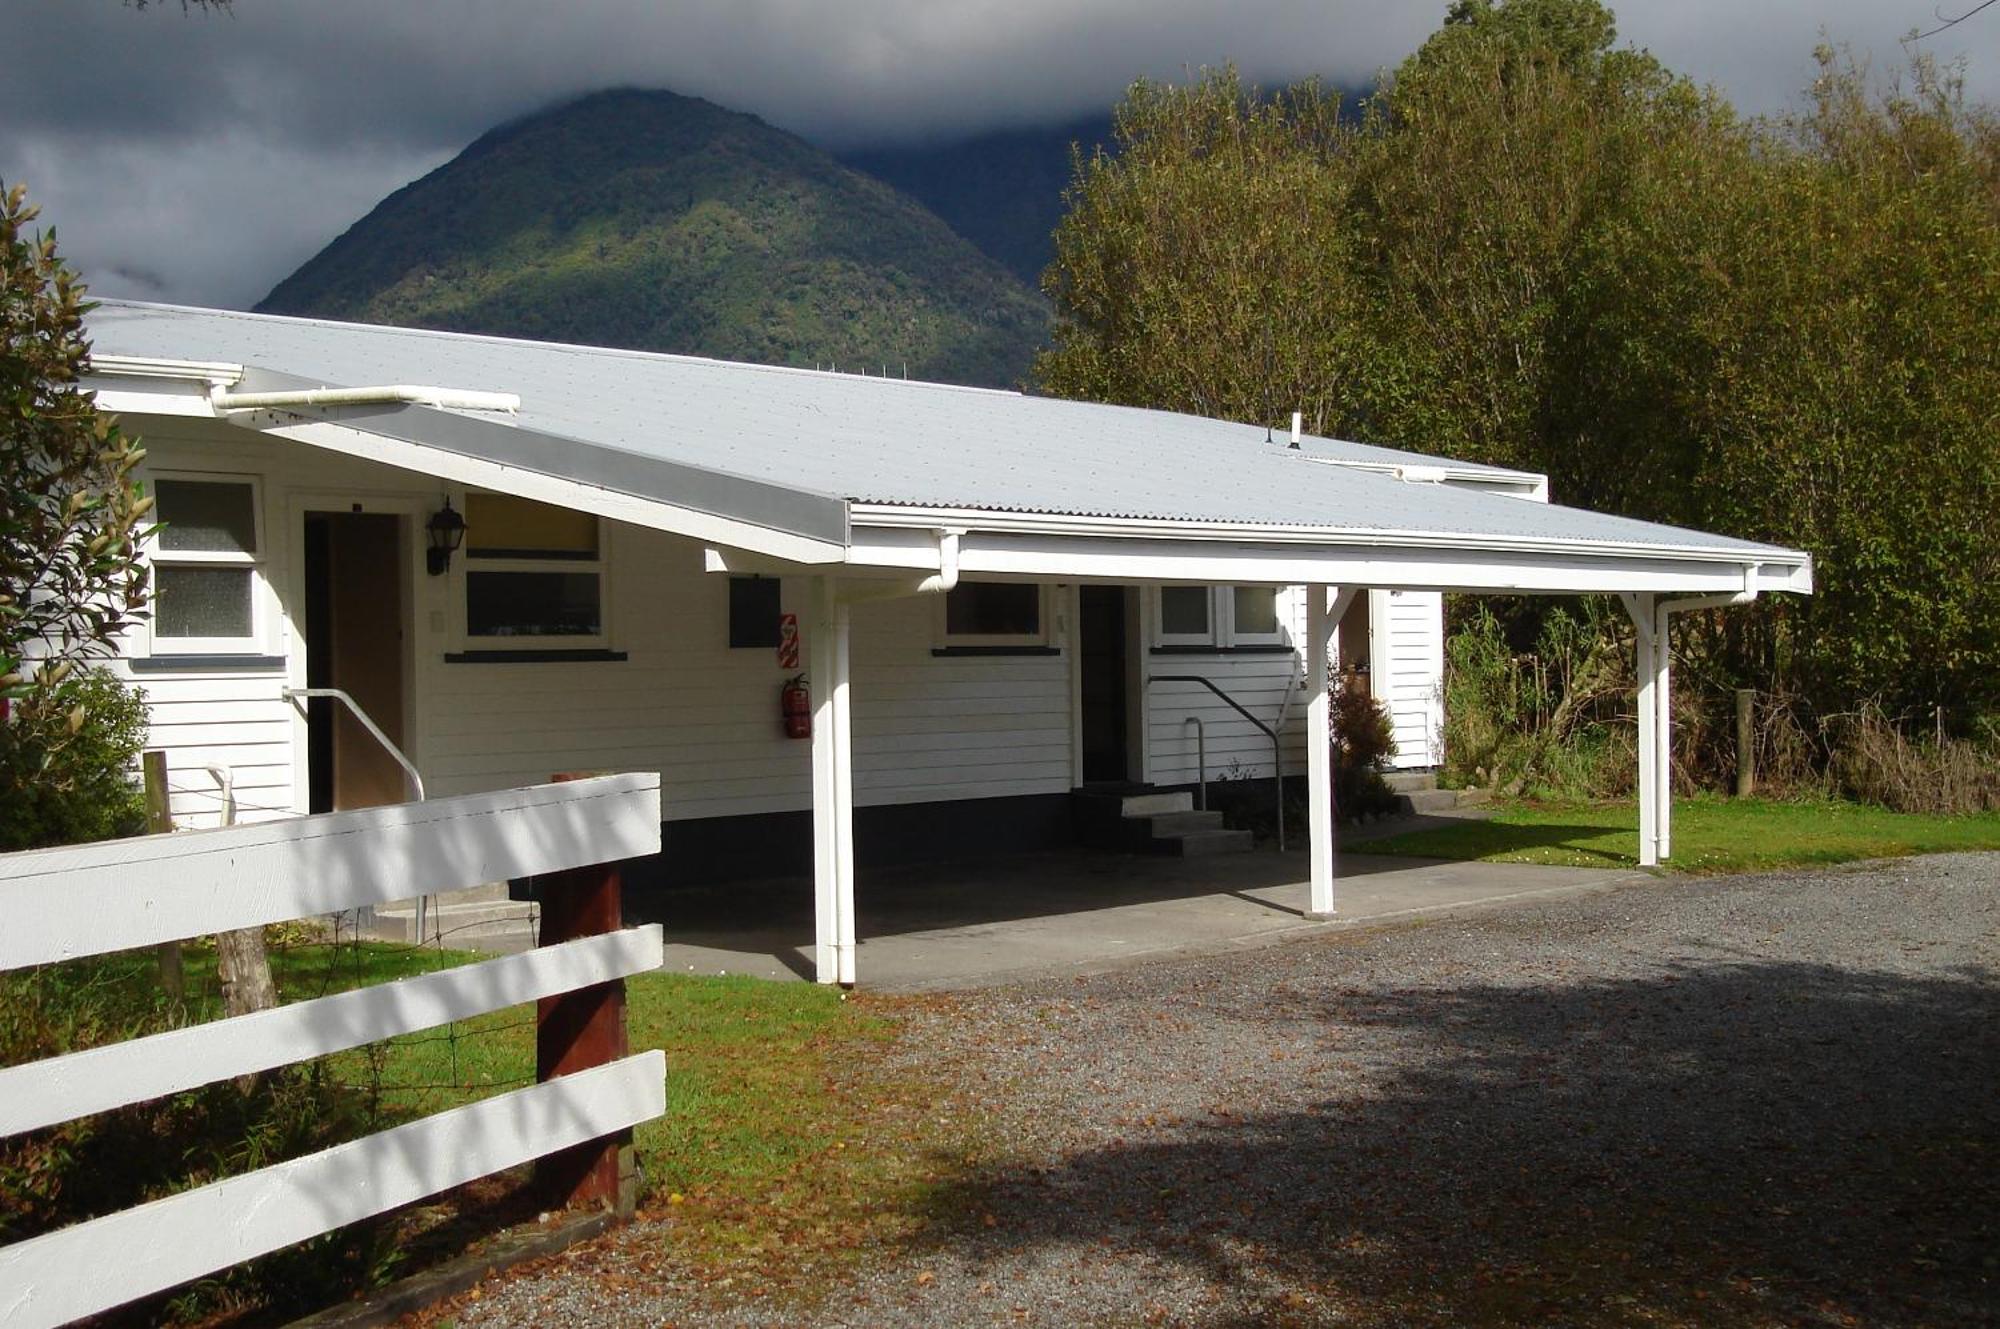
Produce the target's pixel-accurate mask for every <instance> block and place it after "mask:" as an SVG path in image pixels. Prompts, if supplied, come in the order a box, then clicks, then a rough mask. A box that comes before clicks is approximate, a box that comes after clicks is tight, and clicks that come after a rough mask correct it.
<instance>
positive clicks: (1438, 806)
mask: <svg viewBox="0 0 2000 1329" xmlns="http://www.w3.org/2000/svg"><path fill="white" fill-rule="evenodd" d="M1396 801H1397V802H1398V803H1400V804H1402V805H1403V811H1405V812H1449V811H1451V810H1452V809H1453V808H1455V807H1457V806H1458V803H1459V798H1458V791H1457V790H1456V789H1412V790H1409V791H1407V792H1405V793H1402V794H1400V795H1398V796H1397V799H1396Z"/></svg>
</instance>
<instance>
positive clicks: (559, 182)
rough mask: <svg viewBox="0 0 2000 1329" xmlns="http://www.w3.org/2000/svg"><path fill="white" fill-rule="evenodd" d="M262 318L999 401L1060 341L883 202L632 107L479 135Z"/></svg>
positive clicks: (267, 304)
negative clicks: (916, 386)
mask: <svg viewBox="0 0 2000 1329" xmlns="http://www.w3.org/2000/svg"><path fill="white" fill-rule="evenodd" d="M1059 191H1060V183H1059V182H1058V183H1057V185H1056V186H1055V188H1054V190H1053V191H1051V197H1057V196H1059ZM1050 224H1051V225H1052V224H1053V220H1051V223H1050ZM258 308H259V309H260V310H263V311H266V312H271V313H282V314H311V315H319V316H323V317H331V318H349V319H358V320H364V321H371V322H382V323H393V324H401V325H405V326H412V327H426V328H444V329H452V330H457V331H466V332H484V333H495V334H504V335H510V336H521V337H536V338H547V339H551V340H559V341H575V342H585V343H593V344H598V345H610V346H625V347H633V348H638V349H644V350H658V351H679V352H688V353H694V354H701V355H713V356H719V357H723V358H727V359H739V360H751V361H759V362H764V363H771V364H791V365H808V366H810V365H814V364H825V363H835V364H839V365H841V366H843V367H846V366H851V367H853V368H856V369H861V368H868V369H871V370H879V369H880V368H882V367H886V368H887V369H888V372H890V373H892V374H896V373H902V372H907V373H908V374H909V375H910V376H911V377H913V378H915V377H921V378H933V379H942V380H945V381H952V382H963V383H978V384H1002V385H1011V384H1013V383H1015V382H1017V381H1019V380H1020V379H1021V378H1022V377H1023V376H1024V374H1025V372H1026V370H1027V367H1028V363H1029V360H1030V358H1031V356H1032V355H1033V352H1034V349H1035V347H1036V346H1037V344H1038V343H1039V342H1040V341H1041V340H1042V338H1043V336H1044V334H1045V332H1046V329H1047V326H1048V313H1047V309H1046V306H1045V305H1044V303H1043V302H1042V300H1041V299H1040V297H1039V296H1038V295H1036V294H1035V293H1034V292H1033V291H1032V290H1030V289H1028V287H1027V286H1026V285H1025V284H1024V283H1023V282H1022V281H1020V280H1019V279H1018V278H1017V277H1015V276H1014V275H1013V274H1012V273H1010V272H1009V271H1007V270H1006V269H1005V268H1003V267H1002V266H1001V265H1000V264H998V263H996V262H994V261H993V260H992V259H990V258H988V257H987V256H986V255H984V254H982V253H980V252H979V250H978V249H976V248H975V247H974V246H973V245H972V244H971V243H969V242H968V241H967V240H966V239H964V238H962V237H961V236H960V235H958V234H956V233H954V231H953V230H952V229H951V227H949V226H947V225H946V224H945V223H944V222H942V221H940V220H939V219H938V218H937V217H936V216H935V215H933V214H932V213H931V212H929V211H927V210H926V209H925V208H924V207H923V206H922V205H920V204H919V203H916V202H914V201H912V200H911V199H909V198H907V197H905V196H904V195H902V194H899V193H897V192H896V191H895V190H894V189H892V188H890V187H889V186H888V185H886V184H884V183H882V182H881V181H879V180H876V179H873V178H871V177H869V176H867V175H864V174H862V173H861V172H859V171H857V170H854V169H851V168H850V167H848V166H844V165H842V164H841V163H840V162H838V161H836V160H835V159H834V158H832V157H831V156H829V155H828V154H826V153H825V152H822V151H820V150H819V149H817V148H815V147H813V146H811V145H810V144H808V143H806V142H804V141H803V140H801V139H799V138H797V137H795V136H794V135H791V134H787V133H785V132H783V131H781V130H778V129H774V128H772V127H771V126H769V125H767V124H765V123H764V122H763V121H761V120H759V119H757V118H756V117H754V116H749V115H743V114H739V113H737V112H733V111H728V110H724V109H723V108H721V107H718V106H715V105H713V104H712V103H709V102H706V101H702V100H699V99H696V98H690V97H681V96H677V95H675V94H672V93H667V92H652V91H633V90H621V91H611V92H603V93H596V94H593V95H591V96H587V97H584V98H582V99H580V100H578V101H575V102H571V103H569V104H567V105H564V106H560V107H557V108H555V109H552V110H548V111H544V112H541V113H538V114H535V115H531V116H527V117H525V118H523V119H520V120H517V121H514V122H512V123H510V124H507V125H503V126H501V127H500V128H497V129H494V130H492V131H491V132H489V133H487V134H485V135H484V136H482V137H481V138H480V139H479V140H478V141H476V142H474V143H473V144H472V145H471V146H470V147H468V148H467V149H466V150H465V151H464V152H462V153H460V154H459V155H458V156H457V157H455V158H453V159H452V160H451V161H450V162H448V163H446V164H445V165H444V166H441V167H439V168H438V169H437V170H435V171H433V172H431V173H430V174H429V175H427V176H425V177H424V178H423V179H421V180H418V181H415V182H414V183H412V184H410V185H407V186H405V187H404V188H402V189H399V190H397V191H396V192H395V193H394V194H391V195H390V196H389V197H388V198H386V199H384V200H383V201H382V202H381V203H380V204H379V205H377V206H376V208H375V209H374V210H373V211H372V212H370V213H369V214H368V215H367V216H366V217H364V218H362V219H361V220H360V221H359V222H357V223H355V224H354V225H353V226H352V227H350V228H349V229H348V230H347V231H346V233H345V234H343V235H341V236H340V237H339V238H338V239H336V240H334V241H333V243H331V244H329V245H328V246H327V247H326V248H325V249H324V250H322V251H320V253H319V254H318V255H316V256H315V257H314V258H312V259H311V260H310V261H308V262H307V263H306V264H305V265H304V266H303V267H301V268H300V269H299V270H298V271H297V272H295V273H293V274H292V275H291V276H290V277H287V278H286V279H285V280H284V281H282V282H280V283H279V284H278V286H277V287H276V289H274V290H273V291H272V292H271V294H270V295H269V296H267V297H266V298H265V300H264V301H263V303H262V304H260V305H259V306H258Z"/></svg>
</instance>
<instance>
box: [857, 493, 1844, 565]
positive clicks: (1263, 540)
mask: <svg viewBox="0 0 2000 1329" xmlns="http://www.w3.org/2000/svg"><path fill="white" fill-rule="evenodd" d="M851 512H852V515H853V521H854V525H855V536H854V539H853V541H852V543H853V544H854V545H855V548H856V552H855V554H854V555H851V556H850V557H851V558H853V559H854V561H857V562H868V561H872V560H871V559H869V558H867V557H866V556H865V555H864V553H863V552H862V551H863V548H864V546H865V545H866V543H867V541H865V540H864V539H863V533H862V529H861V528H863V527H869V528H884V529H890V528H916V529H919V530H925V531H930V530H936V529H938V528H941V527H947V526H950V527H958V528H961V529H964V530H968V531H975V532H982V533H989V534H995V535H998V534H1007V535H1037V536H1109V537H1113V538H1123V539H1130V540H1192V541H1201V542H1236V543H1253V544H1257V545H1315V546H1322V547H1331V548H1348V547H1352V548H1360V549H1371V548H1382V547H1394V548H1411V549H1430V550H1440V551H1449V550H1464V551H1471V552H1478V553H1493V552H1499V553H1519V554H1535V555H1543V554H1547V555H1567V554H1581V555H1586V556H1626V555H1631V556H1635V557H1639V558H1663V559H1672V560H1678V561H1695V562H1716V563H1725V564H1728V565H1730V566H1732V567H1736V568H1742V567H1745V566H1748V565H1750V564H1753V563H1769V564H1772V565H1793V564H1805V565H1810V563H1811V561H1812V560H1811V558H1810V556H1809V555H1807V554H1804V553H1802V552H1800V551H1798V550H1795V549H1782V548H1779V547H1777V546H1775V545H1758V546H1752V547H1750V548H1744V547H1742V546H1734V545H1692V544H1691V545H1677V544H1676V545H1667V544H1646V543H1636V542H1635V543H1623V542H1617V541H1602V540H1578V539H1570V538H1565V537H1560V536H1484V535H1473V534H1457V533H1453V532H1449V531H1410V530H1397V529H1394V528H1388V527H1384V528H1366V527H1354V528H1349V529H1342V530H1330V529H1328V528H1326V527H1323V526H1281V525H1270V526H1260V525H1255V524H1252V523H1247V522H1203V521H1163V520H1156V519H1151V518H1134V517H1084V516H1071V515H1066V514H1048V513H1017V512H989V511H981V510H978V509H968V508H906V507H894V506H890V505H886V504H871V503H856V504H854V505H853V507H852V509H851ZM868 534H869V536H870V538H871V539H872V538H873V535H874V532H873V530H872V529H871V530H870V532H869V533H868ZM1739 584H1740V583H1739Z"/></svg>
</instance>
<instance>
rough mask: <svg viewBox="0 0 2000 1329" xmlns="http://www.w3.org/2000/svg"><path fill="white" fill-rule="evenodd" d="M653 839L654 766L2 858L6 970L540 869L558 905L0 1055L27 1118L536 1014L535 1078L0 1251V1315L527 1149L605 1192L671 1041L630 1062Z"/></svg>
mask: <svg viewBox="0 0 2000 1329" xmlns="http://www.w3.org/2000/svg"><path fill="white" fill-rule="evenodd" d="M659 847H660V781H659V777H658V776H657V775H643V774H642V775H615V776H602V777H596V778H591V779H581V780H574V781H570V782H567V783H560V784H550V785H537V786H533V787H531V788H525V789H511V790H505V791H502V792H500V793H495V794H478V795H470V796H466V797H461V798H450V799H439V800H437V801H434V802H429V803H421V804H403V805H400V806H396V807H387V808H371V809H367V810H364V811H359V812H342V813H331V814H327V815H323V816H315V817H305V818H299V819H296V820H293V821H286V822H264V823H259V824H257V825H254V826H241V827H232V828H228V829H224V830H213V831H195V832H189V833H186V834H181V835H159V836H149V837H144V838H140V839H135V840H120V841H112V842H108V843H104V844H97V845H86V846H79V847H75V848H64V849H48V850H38V851H34V852H30V853H22V854H10V855H0V910H4V911H5V916H6V917H7V919H8V920H9V921H8V926H7V928H6V930H5V931H4V932H0V970H6V969H16V968H22V967H25V966H28V965H35V964H46V963H50V962H54V961H60V960H67V959H73V958H77V957H82V956H90V955H99V954H104V953H106V952H110V951H116V950H126V949H130V948H133V947H138V946H145V945H150V944H152V943H155V942H162V941H172V940H177V939H179V938H183V937H190V936H196V935H201V934H204V933H210V932H220V931H224V930H228V929H233V928H243V927H255V926H259V925H261V924H265V923H275V922H282V921H285V920H288V919H293V918H302V917H307V916H310V915H316V914H326V913H332V912H336V911H338V910H342V909H348V908H352V907H355V906H357V905H364V904H375V903H381V902H383V901H386V900H392V899H402V898H408V897H409V896H411V895H416V894H421V893H423V892H425V891H436V890H454V889H460V888H463V887H468V886H476V885H480V884H483V883H486V882H490V881H496V880H502V879H506V878H511V877H521V876H531V875H532V876H536V877H538V878H539V879H540V880H541V882H542V889H543V893H544V896H545V900H546V901H547V903H546V904H545V909H546V908H550V907H553V908H554V910H555V912H556V914H557V915H558V916H559V919H560V922H559V923H558V925H557V926H556V928H555V929H554V935H551V933H550V931H549V929H547V928H546V927H545V931H544V940H545V941H551V942H553V943H555V944H549V945H545V946H542V947H540V948H538V949H536V950H532V951H528V952H526V953H524V954H520V955H513V956H505V957H501V958H499V959H493V960H487V961H483V962H480V963H477V964H471V965H466V966H464V967H461V968H457V969H450V970H444V971H440V972H437V973H431V974H423V975H419V976H417V977H413V978H406V979H401V980H398V981H395V982H390V983H382V984H377V985H375V986H372V987H366V988H360V989H357V990H355V991H352V992H345V993H338V994H335V995H333V996H328V997H321V998H317V999H315V1000H311V1001H304V1002H299V1003H296V1004H294V1005H289V1006H281V1007H277V1008H275V1009H272V1010H267V1011H259V1012H256V1013H254V1014H250V1015H241V1016H236V1017H233V1018H230V1019H224V1020H216V1021H211V1022H209V1023H207V1024H202V1025H196V1026H192V1027H189V1028H185V1029H176V1030H170V1031H168V1032H166V1033H161V1034H155V1035H151V1036H149V1037H144V1038H136V1039H131V1040H128V1041H126V1042H123V1043H117V1044H113V1045H110V1046H107V1047H101V1048H94V1049H91V1050H88V1051H84V1052H77V1053H72V1054H70V1055H68V1056H63V1057H54V1058H49V1059H47V1060H45V1061H39V1062H33V1063H30V1064H28V1065H24V1066H16V1067H10V1068H6V1069H4V1070H0V1134H14V1133H18V1132H21V1131H26V1130H33V1129H37V1128H40V1127H44V1126H49V1125H54V1124H57V1123H60V1122H63V1121H69V1120H72V1119H74V1118H77V1117H82V1116H87V1115H89V1114H91V1113H95V1112H102V1111H106V1110H108V1109H111V1108H115V1107H120V1106H123V1105H125V1104H129V1103H136V1102H142V1101H145V1100H147V1099H150V1098H156V1097H159V1096H160V1095H163V1094H170V1093H177V1092H180V1091H182V1090H186V1089H190V1088H195V1087H197V1086H200V1085H204V1084H211V1083H214V1082H216V1081H218V1080H224V1079H231V1078H234V1077H237V1076H241V1075H245V1074H250V1073H253V1072H257V1071H263V1070H269V1069H272V1068H274V1067H277V1066H282V1065H287V1064H290V1063H292V1062H297V1061H302V1060H306V1059H308V1058H311V1057H316V1056H320V1055H324V1054H326V1053H329V1052H337V1051H340V1050H343V1049H346V1048H352V1047H358V1046H361V1045H363V1044H366V1043H372V1042H376V1041H378V1040H381V1039H385V1038H391V1037H394V1036H396V1035H399V1034H406V1033H411V1032H414V1031H416V1030H420V1029H425V1028H431V1027H434V1026H437V1025H441V1024H445V1023H448V1022H450V1021H454V1020H460V1019H465V1018H468V1017H470V1016H473V1015H477V1014H481V1013H484V1012H487V1011H494V1010H499V1009H502V1008H504V1007H507V1006H511V1005H515V1004H518V1003H521V1002H525V1001H530V1000H533V1001H537V1002H538V1003H539V1011H540V1019H541V1024H540V1029H539V1032H538V1037H537V1061H538V1065H539V1066H540V1068H541V1078H542V1080H543V1082H542V1083H539V1084H536V1085H532V1086H529V1087H527V1088H523V1089H517V1090H514V1091H512V1092H509V1093H503V1094H500V1095H497V1096H495V1097H492V1098H488V1099H485V1100H482V1101H480V1102H477V1103H473V1104H469V1105H467V1106H465V1107H460V1108H455V1109H452V1110H450V1111H447V1112H441V1113H437V1114H435V1115H433V1116H429V1117H425V1118H423V1119H421V1120H419V1121H414V1122H410V1123H408V1124H406V1125H402V1126H397V1127H394V1128H392V1129H389V1130H385V1131H381V1132H378V1133H376V1134H373V1135H369V1136H366V1137H364V1138H362V1139H359V1140H354V1141H350V1142H348V1143H346V1144H341V1145H336V1146H334V1147H333V1148H331V1149H326V1150H322V1151H320V1152H318V1153H315V1154H310V1155H307V1156H306V1157H303V1158H297V1159H293V1160H291V1161H289V1162H285V1163H280V1164H276V1165H274V1166H271V1167H266V1168H261V1169H259V1170H257V1171H254V1172H249V1173H245V1174H243V1175H241V1176H235V1177H229V1178H226V1179H224V1180H222V1181H218V1182H214V1183H212V1184H210V1185H207V1186H202V1187H199V1188H197V1189H194V1190H189V1191H185V1192H182V1193H180V1194H177V1195H172V1196H168V1197H166V1198H165V1199H161V1200H155V1201H153V1202H151V1203H149V1204H143V1205H139V1206H137V1207H135V1208H132V1209H127V1210H124V1211H122V1212H119V1213H115V1214H111V1215H108V1216H105V1217H102V1218H97V1219H92V1220H90V1221H88V1222H83V1223H78V1224H75V1225H74V1226H71V1227H67V1228H63V1229H60V1230H58V1231H55V1232H50V1233H46V1234H44V1235H42V1236H38V1237H34V1238H30V1239H29V1240H26V1241H21V1242H16V1243H14V1244H13V1245H10V1246H0V1326H5V1327H6V1329H16V1327H17V1326H21V1327H26V1326H43V1325H56V1324H62V1323H65V1322H67V1321H69V1320H73V1319H77V1318H79V1317H82V1316H86V1315H92V1314H95V1313H97V1312H99V1311H103V1310H108V1309H110V1308H112V1307H114V1306H118V1305H122V1304H124V1303H125V1302H128V1301H131V1300H134V1299H136V1298H139V1297H143V1296H147V1295H150V1294H152V1293H155V1292H160V1291H164V1290H166V1289H168V1288H171V1287H174V1286H176V1285H177V1284H180V1283H183V1282H186V1281H188V1280H189V1279H192V1278H198V1277H201V1276H203V1275H205V1274H209V1273H213V1272H215V1271H217V1270H220V1269H223V1268H226V1267H228V1266H229V1265H232V1264H235V1263H238V1262H240V1261H242V1260H247V1259H250V1258H252V1257H254V1256H257V1255H262V1254H266V1253H268V1252H270V1251H274V1250H277V1249H279V1248H281V1247H284V1246H287V1245H290V1244H292V1243H294V1242H298V1241H303V1240H305V1239H307V1238H309V1237H313V1236H317V1235H319V1234H321V1233H324V1232H329V1231H331V1230H333V1229H335V1228H338V1227H342V1226H345V1225H347V1224H349V1223H353V1222H357V1221H359V1220H361V1219H363V1218H367V1217H370V1216H372V1215H375V1214H380V1213H384V1212H387V1211H388V1210H391V1209H394V1208H397V1207H399V1206H401V1205H405V1204H409V1203H411V1202H412V1201H415V1200H420V1199H423V1198H424V1197H426V1196H430V1195H435V1194H438V1193H439V1192H442V1191H445V1190H449V1189H451V1188H452V1187H454V1186H458V1185H462V1184H463V1183H465V1182H468V1181H472V1180H475V1179H477V1178H479V1177H482V1176H486V1175H489V1174H490V1173H493V1172H497V1171H501V1170H503V1169H506V1168H510V1167H515V1166H518V1165H520V1164H524V1163H527V1162H530V1161H533V1160H537V1159H539V1160H541V1161H542V1163H543V1165H544V1168H545V1169H547V1167H548V1165H550V1164H552V1163H553V1164H556V1165H557V1166H556V1168H555V1169H554V1172H553V1174H552V1176H553V1179H555V1180H557V1181H558V1184H560V1185H561V1186H562V1187H563V1188H564V1189H563V1191H562V1193H561V1196H560V1197H559V1199H558V1202H560V1199H562V1198H583V1199H593V1198H595V1199H606V1198H615V1193H616V1189H617V1178H618V1176H619V1166H618V1159H617V1151H618V1148H619V1146H620V1145H621V1144H622V1143H623V1141H624V1139H625V1138H628V1136H627V1134H626V1133H629V1131H630V1129H631V1128H632V1127H633V1126H636V1125H637V1124H638V1123H640V1122H642V1121H646V1120H649V1119H651V1118H654V1117H657V1116H660V1115H661V1114H662V1113H664V1112H665V1111H666V1088H665V1059H664V1056H663V1054H661V1053H660V1052H658V1051H650V1052H642V1053H639V1054H637V1055H635V1056H625V1055H623V1054H624V1051H625V1048H624V1027H623V1014H624V989H623V980H624V979H625V978H626V977H627V976H629V975H631V974H636V973H641V972H644V971H646V970H650V969H656V968H658V967H659V965H660V962H661V944H662V939H661V934H660V929H659V928H658V926H648V927H640V928H621V927H620V926H619V919H618V914H617V886H618V879H617V869H616V867H615V866H614V863H615V860H617V859H622V858H630V857H634V856H637V855H641V854H649V853H657V852H658V851H659ZM614 1026H615V1027H614ZM607 1178H608V1179H609V1181H610V1183H611V1186H612V1194H609V1195H608V1194H607V1193H606V1190H605V1182H606V1180H607Z"/></svg>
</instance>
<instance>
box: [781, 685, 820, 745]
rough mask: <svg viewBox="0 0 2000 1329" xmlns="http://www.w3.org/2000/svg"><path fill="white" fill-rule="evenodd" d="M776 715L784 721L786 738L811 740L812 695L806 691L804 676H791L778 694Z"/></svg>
mask: <svg viewBox="0 0 2000 1329" xmlns="http://www.w3.org/2000/svg"><path fill="white" fill-rule="evenodd" d="M778 714H779V715H781V716H783V717H784V720H785V737H786V738H811V737H812V732H813V717H812V694H811V693H809V692H807V691H806V676H805V675H804V674H793V675H792V676H791V677H790V678H788V679H786V680H785V686H784V689H783V690H782V691H780V692H779V693H778Z"/></svg>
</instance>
